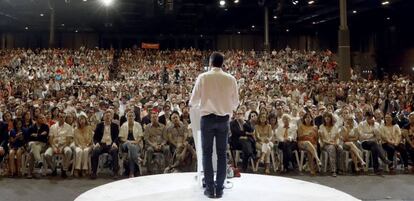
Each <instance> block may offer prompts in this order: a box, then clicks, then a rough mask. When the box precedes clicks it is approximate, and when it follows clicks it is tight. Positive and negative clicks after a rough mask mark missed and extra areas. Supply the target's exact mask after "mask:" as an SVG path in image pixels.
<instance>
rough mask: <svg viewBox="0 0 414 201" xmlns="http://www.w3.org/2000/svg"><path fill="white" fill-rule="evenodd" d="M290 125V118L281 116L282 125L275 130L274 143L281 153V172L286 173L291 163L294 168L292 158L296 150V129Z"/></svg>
mask: <svg viewBox="0 0 414 201" xmlns="http://www.w3.org/2000/svg"><path fill="white" fill-rule="evenodd" d="M294 125H295V124H292V123H291V118H290V116H289V115H288V114H284V115H283V116H282V125H280V126H279V127H278V128H277V130H276V134H275V137H276V141H277V142H278V143H279V144H278V148H279V149H280V150H282V153H283V161H282V162H283V167H284V168H283V170H282V171H283V172H284V173H287V172H289V171H290V170H291V169H290V168H289V163H290V162H292V165H293V167H294V164H295V161H294V157H293V150H295V149H296V148H297V144H296V140H297V127H296V126H294Z"/></svg>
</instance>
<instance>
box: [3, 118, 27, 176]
mask: <svg viewBox="0 0 414 201" xmlns="http://www.w3.org/2000/svg"><path fill="white" fill-rule="evenodd" d="M25 137H27V129H24V128H23V120H22V119H16V120H15V126H14V129H13V130H11V131H10V133H9V147H10V152H9V171H10V174H9V176H10V177H16V176H18V177H21V176H22V172H21V168H22V155H23V153H24V146H25V144H26V142H25ZM0 146H1V145H0Z"/></svg>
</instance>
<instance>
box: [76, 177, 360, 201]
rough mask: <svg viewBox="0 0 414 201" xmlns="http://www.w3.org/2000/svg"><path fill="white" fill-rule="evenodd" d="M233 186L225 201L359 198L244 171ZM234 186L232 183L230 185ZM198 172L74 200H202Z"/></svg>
mask: <svg viewBox="0 0 414 201" xmlns="http://www.w3.org/2000/svg"><path fill="white" fill-rule="evenodd" d="M228 181H230V182H231V183H232V185H233V187H232V188H230V189H224V195H223V197H222V198H221V200H223V201H243V200H257V201H259V200H260V201H267V200H271V201H275V200H289V201H296V200H297V201H303V200H307V201H312V200H317V201H323V200H326V201H332V200H341V201H342V200H344V201H345V200H346V201H354V200H358V199H356V198H354V197H352V196H351V195H348V194H346V193H344V192H341V191H338V190H336V189H333V188H330V187H327V186H322V185H319V184H314V183H310V182H305V181H301V180H296V179H290V178H285V177H276V176H265V175H256V174H242V176H241V177H240V178H233V179H230V180H228ZM227 185H228V186H231V184H227ZM203 192H204V189H202V188H201V187H200V186H199V185H198V183H197V180H196V173H178V174H161V175H153V176H143V177H136V178H132V179H124V180H120V181H116V182H112V183H109V184H105V185H102V186H99V187H96V188H94V189H92V190H89V191H87V192H85V193H83V194H82V195H80V196H79V197H78V198H76V199H75V201H103V200H105V201H158V200H168V201H176V200H177V201H190V200H191V201H199V200H210V199H209V198H207V197H205V196H204V195H203Z"/></svg>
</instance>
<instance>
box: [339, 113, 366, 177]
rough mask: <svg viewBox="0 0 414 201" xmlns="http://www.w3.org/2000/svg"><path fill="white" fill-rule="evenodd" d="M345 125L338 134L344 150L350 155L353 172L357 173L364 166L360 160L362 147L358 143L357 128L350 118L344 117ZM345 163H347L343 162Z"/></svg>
mask: <svg viewBox="0 0 414 201" xmlns="http://www.w3.org/2000/svg"><path fill="white" fill-rule="evenodd" d="M344 121H345V122H344V123H345V125H344V126H342V128H341V131H340V134H341V138H342V140H343V142H344V149H345V150H347V151H349V152H350V153H351V158H352V161H353V163H354V165H355V171H356V172H357V173H358V172H359V171H360V168H362V167H364V166H365V165H366V163H365V161H364V159H363V158H362V151H361V149H362V147H361V145H360V144H359V143H358V136H359V135H358V127H357V124H356V123H355V121H354V119H353V118H352V116H350V115H348V116H345V117H344ZM345 162H347V161H345Z"/></svg>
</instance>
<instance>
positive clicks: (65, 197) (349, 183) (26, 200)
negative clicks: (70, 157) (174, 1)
mask: <svg viewBox="0 0 414 201" xmlns="http://www.w3.org/2000/svg"><path fill="white" fill-rule="evenodd" d="M242 176H243V175H242ZM287 177H290V178H294V179H300V180H305V181H309V182H313V183H318V184H322V185H326V186H330V187H332V188H336V189H338V190H341V191H344V192H346V193H349V194H351V195H353V196H355V197H357V198H359V199H362V200H413V201H414V175H404V174H399V175H385V176H382V177H381V176H338V177H336V178H334V177H330V176H315V177H310V176H307V175H303V176H299V175H297V174H293V175H288V176H287ZM112 181H114V180H112V179H102V178H100V179H97V180H89V179H67V180H62V179H60V178H58V177H57V178H42V179H32V180H28V179H8V178H1V179H0V201H73V200H74V199H75V198H76V197H77V196H78V195H80V194H81V193H83V192H85V191H87V190H89V189H91V188H94V187H96V186H99V185H102V184H106V183H109V182H112Z"/></svg>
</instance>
